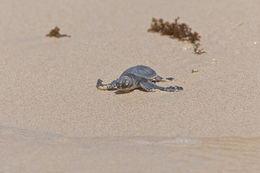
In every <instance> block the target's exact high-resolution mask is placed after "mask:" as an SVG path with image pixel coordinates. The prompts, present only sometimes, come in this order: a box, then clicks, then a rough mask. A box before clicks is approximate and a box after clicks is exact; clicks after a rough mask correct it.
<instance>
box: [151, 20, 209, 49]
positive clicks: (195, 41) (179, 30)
mask: <svg viewBox="0 0 260 173" xmlns="http://www.w3.org/2000/svg"><path fill="white" fill-rule="evenodd" d="M179 19H180V18H179V17H177V18H176V19H175V21H174V22H173V23H169V22H164V21H163V19H158V20H157V19H156V18H153V19H152V24H151V28H150V29H148V32H159V33H160V34H161V35H169V36H170V38H177V39H178V40H180V41H188V42H190V43H191V44H192V45H193V51H194V53H195V54H203V53H206V52H205V51H204V50H203V49H200V48H199V47H200V43H199V41H200V38H201V37H200V35H199V34H198V33H197V32H192V29H191V28H190V27H189V26H188V25H187V24H185V23H178V20H179Z"/></svg>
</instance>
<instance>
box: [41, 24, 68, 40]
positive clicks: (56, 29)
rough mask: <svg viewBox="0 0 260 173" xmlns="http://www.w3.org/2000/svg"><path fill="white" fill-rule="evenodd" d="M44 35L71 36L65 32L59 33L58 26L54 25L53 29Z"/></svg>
mask: <svg viewBox="0 0 260 173" xmlns="http://www.w3.org/2000/svg"><path fill="white" fill-rule="evenodd" d="M46 37H56V38H61V37H71V36H70V35H67V34H60V28H59V27H57V26H56V27H55V28H54V29H52V30H51V31H50V32H49V34H47V35H46Z"/></svg>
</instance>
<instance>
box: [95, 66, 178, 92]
mask: <svg viewBox="0 0 260 173" xmlns="http://www.w3.org/2000/svg"><path fill="white" fill-rule="evenodd" d="M172 80H173V78H172V77H169V78H165V79H164V78H162V77H161V76H159V75H157V74H156V72H155V71H154V70H153V69H151V68H150V67H148V66H144V65H137V66H134V67H131V68H128V69H127V70H125V71H124V72H123V73H122V74H121V76H120V77H119V78H118V79H116V80H114V81H112V82H111V83H109V84H103V81H102V80H101V79H98V81H97V85H96V87H97V88H98V89H100V90H118V91H119V92H121V93H124V92H129V91H131V90H134V89H137V88H139V89H142V90H144V91H147V92H152V91H156V90H160V91H166V92H175V91H181V90H183V88H182V87H180V86H169V87H161V86H158V85H156V84H155V83H156V82H161V81H172ZM117 93H118V92H117Z"/></svg>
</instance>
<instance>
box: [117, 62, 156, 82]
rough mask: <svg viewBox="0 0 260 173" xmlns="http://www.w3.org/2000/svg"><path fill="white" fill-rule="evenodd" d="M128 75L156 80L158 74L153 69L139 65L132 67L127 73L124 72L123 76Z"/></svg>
mask: <svg viewBox="0 0 260 173" xmlns="http://www.w3.org/2000/svg"><path fill="white" fill-rule="evenodd" d="M127 74H132V75H134V76H136V77H139V78H144V79H148V80H149V79H154V78H155V77H156V76H157V74H156V72H155V71H154V70H153V69H151V68H150V67H147V66H144V65H138V66H135V67H130V68H129V69H127V70H126V71H124V72H123V73H122V74H121V76H125V75H127Z"/></svg>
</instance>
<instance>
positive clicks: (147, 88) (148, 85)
mask: <svg viewBox="0 0 260 173" xmlns="http://www.w3.org/2000/svg"><path fill="white" fill-rule="evenodd" d="M140 86H141V87H142V88H143V89H144V90H145V91H147V92H152V91H155V90H160V91H166V92H175V91H181V90H183V88H182V87H180V86H169V87H161V86H158V85H156V84H154V83H153V82H147V81H142V82H140Z"/></svg>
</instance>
